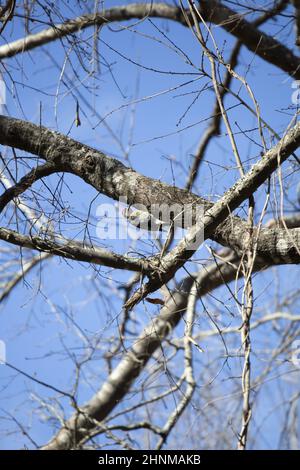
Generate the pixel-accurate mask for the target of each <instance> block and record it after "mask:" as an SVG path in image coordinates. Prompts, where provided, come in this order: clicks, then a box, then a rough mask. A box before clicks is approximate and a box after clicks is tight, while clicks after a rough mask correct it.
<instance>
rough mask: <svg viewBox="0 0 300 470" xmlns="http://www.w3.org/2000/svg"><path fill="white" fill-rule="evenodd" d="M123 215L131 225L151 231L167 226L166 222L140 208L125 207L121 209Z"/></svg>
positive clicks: (160, 229)
mask: <svg viewBox="0 0 300 470" xmlns="http://www.w3.org/2000/svg"><path fill="white" fill-rule="evenodd" d="M123 216H124V217H125V218H126V219H127V220H128V222H129V223H130V224H131V225H134V226H135V227H137V228H140V229H143V230H149V231H151V232H157V231H162V230H163V227H165V226H168V225H169V224H167V223H166V222H163V221H162V220H159V219H156V218H155V217H154V216H153V215H152V214H150V212H146V211H141V210H133V211H132V210H131V209H130V208H128V207H126V208H125V209H123Z"/></svg>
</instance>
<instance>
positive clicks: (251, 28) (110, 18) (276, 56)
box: [0, 0, 300, 79]
mask: <svg viewBox="0 0 300 470" xmlns="http://www.w3.org/2000/svg"><path fill="white" fill-rule="evenodd" d="M199 9H200V12H201V15H202V17H203V18H204V20H205V21H211V22H212V23H214V24H216V25H220V26H222V27H223V28H224V29H225V30H226V31H227V32H229V33H230V34H232V35H234V36H235V37H236V38H238V39H240V40H241V41H242V42H243V44H244V45H245V46H246V47H247V48H248V49H249V50H250V51H252V52H254V53H255V54H257V55H259V56H260V57H261V58H262V59H263V60H266V61H267V62H269V63H270V64H273V65H275V66H276V67H279V68H280V69H282V70H283V71H284V72H287V73H288V74H289V75H292V76H294V77H295V78H297V79H299V78H300V67H299V66H300V58H299V57H297V56H295V55H294V54H293V52H292V51H291V50H290V49H288V48H287V47H285V46H284V45H283V44H281V43H280V42H279V41H277V40H276V39H275V38H274V37H272V36H269V35H267V34H265V33H263V32H262V31H260V30H259V29H258V28H257V27H256V26H255V25H254V24H251V23H250V22H248V21H246V20H245V19H244V18H243V15H240V14H238V13H236V12H235V11H234V10H232V9H230V8H228V7H226V6H225V5H223V4H222V3H220V2H218V1H216V0H202V1H201V2H200V7H199ZM186 14H187V15H189V12H188V10H186ZM147 17H152V18H153V17H154V18H165V19H169V20H173V21H177V22H179V23H181V24H183V25H184V26H187V24H186V22H185V19H184V15H183V13H182V11H181V9H180V8H179V7H176V6H172V5H168V4H167V3H152V2H151V3H148V4H141V3H133V4H130V5H124V6H120V7H114V8H110V9H107V10H105V11H104V12H103V13H97V14H91V15H84V16H80V17H78V18H75V19H72V20H68V21H66V22H65V23H62V24H57V25H55V26H53V27H51V28H49V29H46V30H43V31H41V32H39V33H36V34H31V35H29V36H27V37H25V38H23V39H19V40H17V41H14V42H12V43H10V44H6V45H4V46H1V47H0V59H4V58H7V57H13V56H15V55H16V54H19V53H22V52H24V51H29V50H31V49H34V48H35V47H38V46H41V45H43V44H48V43H49V42H51V41H55V40H56V39H59V38H62V37H64V36H67V35H69V34H72V33H76V32H77V31H80V30H82V29H85V28H87V27H90V26H93V25H98V26H102V25H104V24H107V23H110V22H115V21H127V20H130V19H134V18H137V19H143V18H147Z"/></svg>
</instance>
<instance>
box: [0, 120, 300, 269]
mask: <svg viewBox="0 0 300 470" xmlns="http://www.w3.org/2000/svg"><path fill="white" fill-rule="evenodd" d="M299 142H300V124H297V125H296V126H295V128H294V129H292V130H291V131H290V132H289V133H288V135H287V136H285V137H284V138H283V139H282V140H281V141H280V142H279V143H278V144H277V145H276V146H275V147H274V148H273V149H271V150H269V151H268V152H267V154H266V155H265V156H264V157H263V158H262V159H261V160H259V162H258V163H257V164H256V166H253V167H252V170H251V171H250V172H249V173H248V174H247V175H250V179H249V180H246V181H244V183H246V184H245V186H244V188H243V190H241V191H240V186H239V184H240V183H237V186H236V187H234V190H235V191H240V193H239V197H238V198H237V200H236V204H237V205H238V204H240V203H241V202H242V201H243V200H244V199H245V198H246V197H248V196H249V194H252V193H253V192H254V191H255V190H256V189H257V188H258V187H259V185H261V184H262V183H263V182H264V181H265V180H266V178H267V177H268V176H269V175H270V174H271V173H272V172H273V171H274V170H275V169H276V168H277V166H278V161H277V158H278V155H279V154H280V162H281V163H282V162H283V161H284V160H286V159H287V158H288V156H289V155H290V154H291V153H292V152H293V151H294V150H295V149H296V148H297V147H298V145H299ZM0 144H3V145H9V146H11V147H16V148H19V149H21V150H25V151H27V152H30V153H33V154H35V155H38V156H39V157H41V158H43V159H45V160H46V161H47V162H49V163H51V164H54V165H56V167H57V168H59V169H60V171H66V172H70V173H73V174H75V175H77V176H79V177H80V178H82V179H83V180H84V181H85V182H86V183H88V184H90V185H92V186H93V187H94V188H96V189H97V191H99V192H101V193H103V194H105V195H106V196H108V197H111V198H113V199H115V200H119V199H120V198H126V200H127V203H128V204H129V205H132V206H136V205H139V204H142V205H143V206H144V207H145V208H146V209H147V210H149V211H150V212H151V210H153V206H154V205H156V206H157V205H158V206H162V205H166V206H170V207H173V206H174V204H176V210H177V211H178V213H180V212H182V211H184V210H185V207H186V206H189V205H190V206H202V207H203V208H204V210H207V209H210V208H212V206H213V204H212V203H210V202H208V201H207V200H205V199H204V198H202V197H200V196H197V195H196V194H193V193H191V192H189V191H187V190H184V189H180V188H177V187H175V186H170V185H168V184H165V183H162V182H160V181H157V180H155V179H152V178H147V177H145V176H143V175H141V174H139V173H137V172H136V171H134V170H133V169H132V168H129V167H126V166H125V165H123V163H121V162H120V161H118V160H116V159H114V158H111V157H108V156H106V155H105V154H104V153H102V152H101V151H97V150H95V149H93V148H91V147H88V146H86V145H83V144H81V143H80V142H76V141H74V140H73V139H70V138H69V137H66V136H63V135H62V134H59V133H57V132H54V131H51V130H49V129H46V128H45V127H42V126H37V125H34V124H31V123H29V122H26V121H22V120H18V119H14V118H9V117H6V116H0ZM254 181H255V185H254V184H253V182H254ZM235 194H236V193H235ZM226 204H229V201H227V199H226ZM233 207H237V206H236V205H234V206H233V205H232V204H229V205H228V207H227V208H225V206H224V207H223V210H224V211H225V212H227V214H228V212H229V210H233ZM153 215H155V213H154V214H153ZM163 216H164V214H162V220H164V218H163ZM165 221H166V222H170V220H169V217H168V219H165ZM177 221H178V225H180V223H181V222H180V221H181V218H178V219H177ZM193 223H195V220H194V221H193ZM214 225H215V227H214V230H212V231H211V233H210V235H209V236H210V237H211V238H212V239H213V240H215V241H216V242H218V243H220V244H222V245H224V246H229V247H230V248H232V249H234V250H237V251H239V252H244V251H245V249H247V246H248V243H249V237H250V233H249V227H248V225H247V223H246V222H245V221H243V220H241V219H240V218H238V217H233V216H230V217H228V218H227V219H226V220H225V221H224V222H223V223H222V224H220V225H219V226H217V228H216V225H217V219H215V222H214ZM253 236H254V237H257V236H258V239H257V253H258V255H259V256H262V257H264V258H265V259H266V261H268V262H269V263H272V259H273V258H276V260H277V261H276V262H278V261H281V263H282V264H283V263H299V260H300V256H299V248H298V247H299V229H294V230H291V231H289V234H287V232H286V230H285V229H278V228H272V229H266V228H265V229H261V230H260V231H259V232H258V230H257V228H254V230H253Z"/></svg>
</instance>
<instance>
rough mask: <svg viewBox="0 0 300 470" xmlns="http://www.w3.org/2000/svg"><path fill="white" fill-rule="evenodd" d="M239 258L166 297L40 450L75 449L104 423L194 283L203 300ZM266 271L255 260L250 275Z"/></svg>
mask: <svg viewBox="0 0 300 470" xmlns="http://www.w3.org/2000/svg"><path fill="white" fill-rule="evenodd" d="M239 263H240V258H239V257H238V256H237V255H236V254H234V253H231V254H230V255H229V256H226V258H224V260H223V261H220V262H218V263H215V262H214V263H212V264H210V265H208V266H205V267H204V268H203V269H202V271H201V272H200V274H198V275H197V276H194V277H193V276H188V277H187V278H185V279H184V280H183V281H182V282H181V283H180V285H179V286H178V289H177V290H176V292H174V293H172V295H170V297H169V299H168V301H167V302H166V304H165V306H164V307H163V308H162V310H161V312H160V314H159V316H157V317H156V318H154V319H153V320H152V321H151V322H150V323H149V325H148V326H147V327H146V328H145V329H144V331H143V332H142V334H141V335H140V336H139V338H137V340H136V342H135V343H134V345H133V347H132V348H131V349H130V350H129V351H128V352H127V353H126V354H125V355H124V357H123V359H122V360H121V361H120V362H119V364H118V365H117V366H116V368H115V369H114V370H113V371H112V373H111V374H110V376H109V377H108V379H107V380H106V381H105V382H104V383H103V385H102V386H101V388H100V389H99V391H98V392H97V393H96V394H95V395H94V397H93V398H92V399H91V400H90V401H89V402H88V403H87V404H86V405H84V406H83V407H82V408H81V409H80V411H81V412H80V413H79V414H78V413H76V414H75V415H74V416H73V417H72V418H71V419H70V420H69V421H67V423H66V425H65V427H63V428H62V429H61V430H60V431H59V432H58V434H57V435H56V436H55V437H54V438H53V439H51V441H50V442H49V443H48V444H46V445H45V446H44V447H43V448H42V449H43V450H63V449H73V448H76V446H77V444H78V443H79V442H80V441H81V440H82V439H84V438H85V437H86V436H88V435H89V433H90V431H91V430H92V429H94V428H95V427H96V426H97V424H98V423H99V422H101V421H103V420H104V419H106V418H107V417H108V416H109V414H110V413H111V411H112V410H113V409H114V408H115V407H116V406H117V405H118V404H119V403H120V402H121V400H122V398H123V397H124V396H125V395H126V393H127V392H128V390H129V388H130V387H131V385H132V384H133V383H134V381H135V379H136V378H137V377H138V376H139V374H140V373H141V372H142V371H143V370H144V368H145V367H146V365H147V363H148V361H149V359H150V358H151V357H152V355H153V353H154V351H155V350H156V349H157V348H158V347H161V343H162V341H163V340H164V339H165V338H166V337H167V336H168V335H169V334H170V333H171V332H172V330H173V329H174V328H175V327H176V326H177V324H178V323H179V321H180V320H181V318H182V317H183V316H184V314H185V310H186V307H187V302H188V298H189V293H190V290H191V287H192V285H193V283H194V281H195V280H196V279H197V282H198V296H199V297H201V296H204V295H206V294H207V293H209V292H212V291H213V290H214V289H216V288H217V287H219V286H221V285H223V284H225V283H228V282H230V281H233V280H235V279H236V276H237V273H238V276H241V275H242V272H241V270H238V266H239ZM267 267H269V266H268V265H266V264H265V261H264V260H263V259H260V258H259V257H257V258H256V260H255V263H254V271H259V270H261V269H266V268H267Z"/></svg>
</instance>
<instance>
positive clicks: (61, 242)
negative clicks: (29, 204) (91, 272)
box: [0, 227, 155, 274]
mask: <svg viewBox="0 0 300 470" xmlns="http://www.w3.org/2000/svg"><path fill="white" fill-rule="evenodd" d="M0 239H1V240H4V241H6V242H8V243H12V244H13V245H16V246H21V247H23V248H30V249H32V250H37V251H40V252H44V253H49V254H51V255H57V256H61V257H63V258H67V259H71V260H76V261H84V262H86V263H92V264H97V265H101V266H107V267H110V268H115V269H127V270H129V271H137V272H141V273H145V274H147V273H149V272H152V270H153V269H154V268H155V264H154V259H153V266H152V264H151V258H150V259H148V260H147V259H138V258H130V257H127V256H123V255H119V254H117V253H113V252H111V251H108V250H104V249H103V248H100V247H95V246H87V245H84V244H83V243H80V242H77V241H75V240H68V239H64V238H62V237H61V238H59V239H57V238H56V239H55V240H50V239H44V238H41V237H38V236H27V235H22V234H20V233H18V232H15V231H14V230H9V229H7V228H1V227H0Z"/></svg>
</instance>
